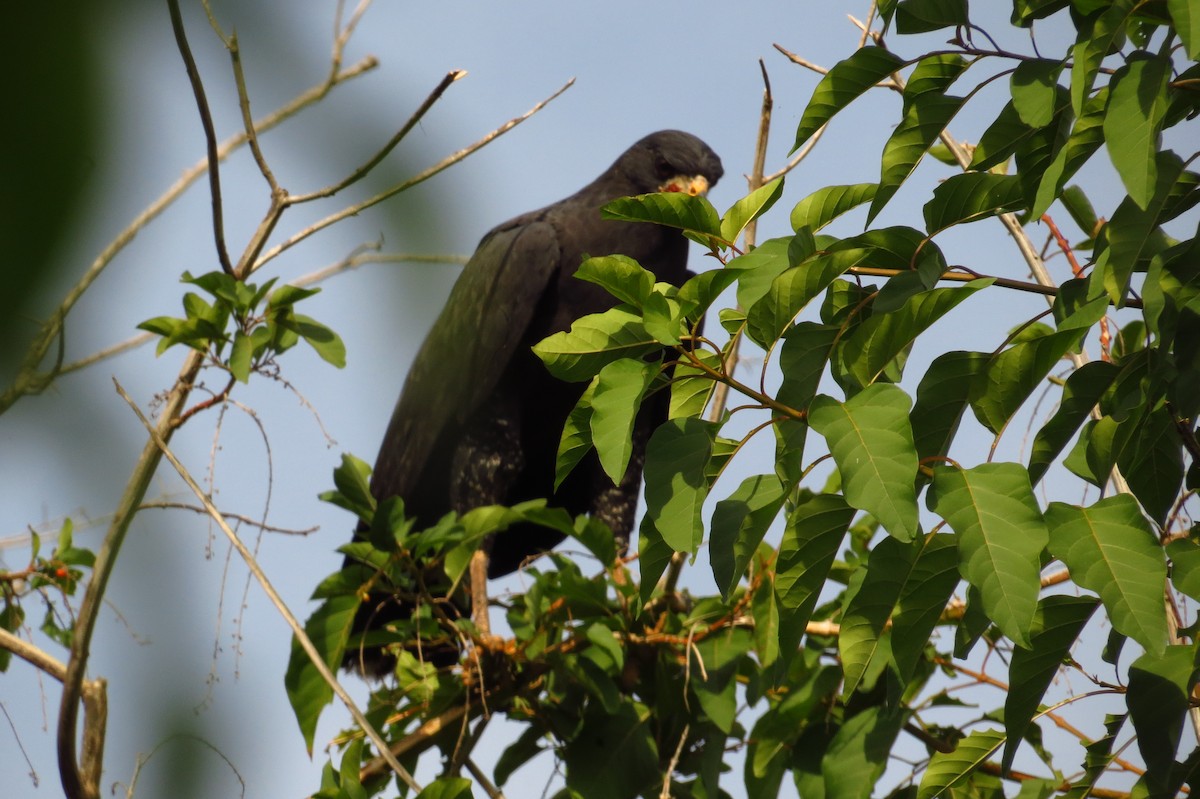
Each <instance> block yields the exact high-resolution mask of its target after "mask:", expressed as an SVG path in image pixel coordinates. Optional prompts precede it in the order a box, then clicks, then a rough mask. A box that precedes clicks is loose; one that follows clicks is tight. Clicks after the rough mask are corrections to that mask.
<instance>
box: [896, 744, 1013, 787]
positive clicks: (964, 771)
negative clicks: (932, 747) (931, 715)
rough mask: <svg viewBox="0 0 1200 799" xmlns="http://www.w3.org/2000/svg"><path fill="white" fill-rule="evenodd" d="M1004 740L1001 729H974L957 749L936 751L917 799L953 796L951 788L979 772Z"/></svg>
mask: <svg viewBox="0 0 1200 799" xmlns="http://www.w3.org/2000/svg"><path fill="white" fill-rule="evenodd" d="M1003 743H1004V733H1003V732H1001V731H1000V730H974V731H973V732H972V733H971V734H970V735H968V736H967V737H966V738H964V739H962V740H961V741H959V742H958V746H957V747H955V749H954V751H953V752H934V753H933V757H932V758H931V759H930V761H929V767H928V768H927V769H925V774H924V776H922V777H921V787H919V788H918V789H917V799H934V797H935V796H942V795H950V794H949V790H950V789H951V788H953V787H954V786H956V785H959V784H961V783H962V782H963V781H964V780H966V779H967V778H969V777H970V776H971V775H972V774H974V773H975V771H976V769H978V768H979V767H980V766H982V765H983V764H984V763H986V762H987V761H988V760H989V759H990V758H991V757H992V755H993V754H995V752H996V750H997V749H999V748H1000V746H1001V744H1003Z"/></svg>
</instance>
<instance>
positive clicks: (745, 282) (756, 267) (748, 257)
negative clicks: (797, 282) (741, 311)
mask: <svg viewBox="0 0 1200 799" xmlns="http://www.w3.org/2000/svg"><path fill="white" fill-rule="evenodd" d="M790 243H791V237H788V238H779V239H768V240H767V241H764V242H763V243H762V244H760V245H758V246H757V247H755V248H754V249H753V250H751V251H750V252H748V253H746V254H745V255H739V256H738V257H736V258H734V259H733V260H731V261H730V262H729V263H728V265H726V267H725V269H726V270H729V271H731V272H733V273H734V274H736V275H737V283H738V288H737V300H738V305H740V306H742V307H743V308H751V307H753V306H754V304H755V303H756V302H758V301H759V300H760V299H762V298H763V297H764V296H766V294H767V292H768V291H770V289H771V283H772V282H773V281H774V280H775V278H777V277H779V275H780V274H782V273H783V272H784V271H785V270H787V269H788V268H789V267H790V266H791V261H790V259H789V254H788V246H789V244H790Z"/></svg>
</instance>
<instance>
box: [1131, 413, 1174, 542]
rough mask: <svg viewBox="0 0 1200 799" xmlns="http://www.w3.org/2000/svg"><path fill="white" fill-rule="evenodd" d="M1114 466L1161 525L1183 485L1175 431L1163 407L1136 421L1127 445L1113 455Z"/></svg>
mask: <svg viewBox="0 0 1200 799" xmlns="http://www.w3.org/2000/svg"><path fill="white" fill-rule="evenodd" d="M1128 424H1129V423H1128V422H1127V423H1126V424H1124V425H1122V427H1126V426H1128ZM1117 466H1119V467H1120V469H1121V473H1122V474H1123V475H1125V479H1126V481H1127V482H1128V483H1129V489H1130V490H1131V491H1132V492H1133V495H1134V496H1135V497H1137V500H1138V502H1140V503H1142V507H1143V508H1145V510H1146V513H1147V515H1149V516H1150V518H1151V519H1153V520H1154V521H1156V522H1158V523H1159V524H1160V525H1165V524H1166V521H1167V516H1168V514H1170V512H1171V509H1172V508H1174V507H1175V503H1176V501H1177V500H1178V498H1179V488H1180V485H1181V484H1182V483H1183V449H1182V445H1181V443H1180V440H1179V431H1178V430H1177V429H1176V427H1175V422H1174V419H1173V418H1172V414H1171V411H1170V410H1169V409H1168V408H1167V407H1166V406H1165V405H1159V406H1157V407H1155V408H1153V409H1150V410H1148V411H1146V412H1145V413H1144V414H1143V415H1142V417H1141V418H1140V419H1139V420H1138V422H1137V426H1136V429H1134V430H1132V431H1131V432H1130V434H1129V439H1128V442H1127V443H1126V444H1125V445H1124V446H1122V447H1120V449H1119V451H1118V452H1117Z"/></svg>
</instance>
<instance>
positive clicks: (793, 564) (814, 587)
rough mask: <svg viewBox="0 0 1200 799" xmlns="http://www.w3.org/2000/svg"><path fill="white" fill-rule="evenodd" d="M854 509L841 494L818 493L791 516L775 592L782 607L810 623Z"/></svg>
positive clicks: (798, 506)
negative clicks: (809, 620)
mask: <svg viewBox="0 0 1200 799" xmlns="http://www.w3.org/2000/svg"><path fill="white" fill-rule="evenodd" d="M854 512H855V511H854V508H852V507H850V506H849V505H847V504H846V502H845V500H843V499H842V498H841V497H840V496H839V495H837V494H817V495H816V496H813V497H812V498H810V499H809V500H808V501H806V502H802V503H800V504H799V505H797V506H796V508H795V510H793V511H792V513H791V515H790V516H788V522H787V527H785V528H784V531H783V540H782V541H781V542H780V544H779V564H778V566H777V569H776V574H775V590H776V592H777V593H778V594H779V605H780V607H782V608H783V609H784V610H785V611H792V612H794V613H795V614H796V615H797V616H798V617H800V620H801V623H807V622H808V617H809V615H811V614H812V611H813V608H815V607H816V604H817V597H818V596H819V594H820V591H821V587H822V586H823V585H824V584H825V579H826V578H827V577H828V576H829V570H830V568H832V566H833V560H834V557H836V555H837V552H838V548H839V547H840V546H841V544H842V539H844V538H845V537H846V531H847V530H848V529H849V527H850V522H851V521H852V520H853V519H854Z"/></svg>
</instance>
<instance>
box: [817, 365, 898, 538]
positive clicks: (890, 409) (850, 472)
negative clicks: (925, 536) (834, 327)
mask: <svg viewBox="0 0 1200 799" xmlns="http://www.w3.org/2000/svg"><path fill="white" fill-rule="evenodd" d="M911 407H912V401H911V400H910V399H909V397H908V395H907V394H905V393H904V391H902V390H901V389H899V388H897V387H896V386H892V385H887V384H884V383H876V384H874V385H872V386H870V387H868V388H867V389H865V390H864V391H862V392H861V393H859V394H857V395H856V396H854V397H852V398H851V399H850V400H848V401H847V402H845V403H841V402H838V401H837V400H835V399H833V398H831V397H827V396H824V395H822V396H819V397H817V398H816V399H815V400H813V402H812V405H811V406H810V408H809V417H808V418H809V424H811V425H812V428H813V429H814V430H816V431H817V432H818V433H820V434H821V435H822V436H824V437H825V440H826V442H827V443H828V445H829V451H830V454H832V455H833V460H834V462H835V463H836V464H837V467H838V471H839V472H840V473H841V475H842V485H843V489H844V491H845V494H846V501H847V502H849V503H850V504H851V505H853V506H854V507H856V508H860V509H862V510H865V511H867V512H868V513H870V514H871V515H873V516H874V517H875V518H877V519H879V522H880V523H881V524H882V525H883V527H884V529H885V530H887V531H888V533H890V534H891V535H893V536H895V537H896V538H898V539H900V540H901V541H911V540H912V538H913V536H915V535H916V534H917V497H916V491H915V489H914V487H913V485H914V482H915V480H916V476H917V452H916V448H915V446H914V445H913V439H912V428H911V427H910V426H909V423H908V411H909V409H910V408H911Z"/></svg>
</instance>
